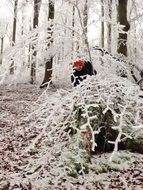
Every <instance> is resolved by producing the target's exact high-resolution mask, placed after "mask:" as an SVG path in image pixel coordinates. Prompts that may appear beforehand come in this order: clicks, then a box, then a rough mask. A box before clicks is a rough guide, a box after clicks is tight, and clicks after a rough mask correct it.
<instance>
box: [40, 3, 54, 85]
mask: <svg viewBox="0 0 143 190" xmlns="http://www.w3.org/2000/svg"><path fill="white" fill-rule="evenodd" d="M54 8H55V7H54V2H53V1H52V0H49V14H48V21H49V23H50V25H49V27H48V29H47V30H48V37H47V40H48V44H47V50H48V49H49V48H50V47H51V46H52V45H53V20H54ZM48 51H49V50H48ZM52 69H53V55H52V54H51V53H50V54H49V57H48V59H47V60H46V63H45V75H44V80H43V82H42V84H41V85H40V88H43V87H45V86H47V85H48V83H50V84H51V83H52V80H51V79H52Z"/></svg>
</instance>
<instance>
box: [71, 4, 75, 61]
mask: <svg viewBox="0 0 143 190" xmlns="http://www.w3.org/2000/svg"><path fill="white" fill-rule="evenodd" d="M74 26H75V6H74V5H73V9H72V55H71V59H73V58H74V50H75V47H74V46H75V42H74V40H75V32H74Z"/></svg>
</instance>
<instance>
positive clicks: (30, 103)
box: [0, 84, 143, 190]
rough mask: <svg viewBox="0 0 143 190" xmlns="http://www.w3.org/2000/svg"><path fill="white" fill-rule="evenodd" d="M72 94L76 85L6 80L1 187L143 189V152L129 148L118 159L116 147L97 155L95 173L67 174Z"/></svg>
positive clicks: (1, 99)
mask: <svg viewBox="0 0 143 190" xmlns="http://www.w3.org/2000/svg"><path fill="white" fill-rule="evenodd" d="M69 94H70V96H69ZM39 96H40V98H39ZM72 96H73V94H72V91H71V89H68V90H67V89H60V88H56V87H54V88H51V89H48V90H47V91H46V90H41V89H39V87H38V86H36V85H30V84H18V85H15V86H12V85H11V86H8V85H5V86H0V163H1V165H0V190H18V189H19V190H31V189H32V190H74V189H75V190H78V189H80V190H82V189H83V190H85V189H89V190H97V189H98V190H104V189H105V190H111V189H115V190H116V189H130V190H137V189H138V190H139V189H143V155H140V154H137V153H129V152H128V151H121V152H120V153H119V155H118V157H117V158H116V159H114V161H113V162H112V163H110V162H109V157H110V153H106V154H104V153H103V154H98V155H94V156H93V157H92V163H91V166H90V168H91V170H90V172H89V174H83V175H79V176H78V177H77V178H73V177H70V176H67V175H66V171H64V170H63V169H62V166H61V163H63V164H64V161H63V159H64V157H63V155H62V151H64V149H65V147H66V146H67V145H68V143H69V142H70V141H69V139H70V137H69V136H68V134H66V133H65V132H64V131H63V130H62V129H63V128H62V127H61V125H62V123H60V118H59V112H60V116H63V118H64V117H65V118H66V116H67V115H68V113H69V112H70V109H69V108H70V107H71V106H72V101H70V98H69V97H72ZM73 98H74V96H73ZM45 100H48V101H45ZM47 107H48V109H46V108H47ZM53 114H55V115H56V116H57V119H56V120H53ZM47 118H49V119H48V120H47ZM63 118H62V119H63ZM58 122H59V123H58ZM57 123H58V125H57ZM56 126H58V128H57V127H56ZM60 127H61V128H60Z"/></svg>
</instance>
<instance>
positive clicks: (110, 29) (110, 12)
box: [107, 0, 112, 53]
mask: <svg viewBox="0 0 143 190" xmlns="http://www.w3.org/2000/svg"><path fill="white" fill-rule="evenodd" d="M108 19H109V22H108V23H107V47H108V52H110V53H111V43H112V39H111V32H112V25H111V23H112V0H109V1H108Z"/></svg>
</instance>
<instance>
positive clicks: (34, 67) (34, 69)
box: [30, 0, 41, 84]
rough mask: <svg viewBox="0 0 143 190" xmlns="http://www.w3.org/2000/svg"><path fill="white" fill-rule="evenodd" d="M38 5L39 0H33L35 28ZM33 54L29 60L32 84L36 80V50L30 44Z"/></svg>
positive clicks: (35, 25)
mask: <svg viewBox="0 0 143 190" xmlns="http://www.w3.org/2000/svg"><path fill="white" fill-rule="evenodd" d="M40 5H41V0H34V18H33V28H36V27H37V26H38V22H39V12H40ZM32 49H33V54H32V61H31V74H30V76H31V81H30V83H31V84H34V82H35V81H36V56H37V50H36V49H35V47H34V46H32Z"/></svg>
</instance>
